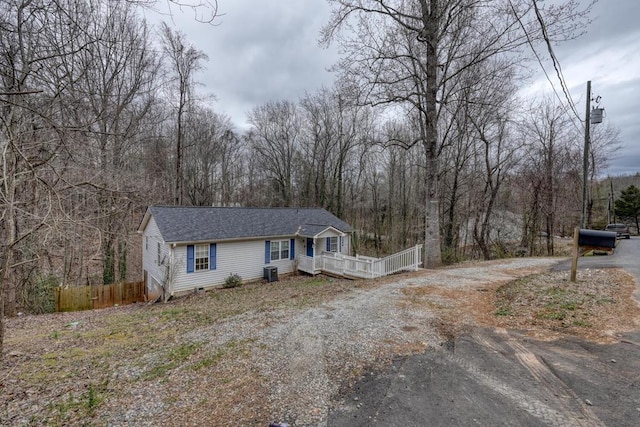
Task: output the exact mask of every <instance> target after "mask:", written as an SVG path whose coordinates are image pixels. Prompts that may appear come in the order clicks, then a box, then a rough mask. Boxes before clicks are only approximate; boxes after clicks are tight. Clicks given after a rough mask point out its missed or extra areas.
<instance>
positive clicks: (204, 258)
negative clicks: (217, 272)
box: [195, 244, 209, 271]
mask: <svg viewBox="0 0 640 427" xmlns="http://www.w3.org/2000/svg"><path fill="white" fill-rule="evenodd" d="M195 258H196V271H202V270H208V269H209V245H208V244H204V245H196V256H195Z"/></svg>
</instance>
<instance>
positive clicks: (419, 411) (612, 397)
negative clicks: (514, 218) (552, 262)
mask: <svg viewBox="0 0 640 427" xmlns="http://www.w3.org/2000/svg"><path fill="white" fill-rule="evenodd" d="M569 267H570V264H569V263H561V264H560V265H558V266H557V267H556V268H558V269H568V268H569ZM603 267H622V268H625V269H626V270H628V271H629V272H630V273H632V274H634V275H635V276H636V278H637V280H638V283H640V238H637V237H636V238H632V239H631V240H625V241H621V242H620V243H619V246H618V248H617V249H616V251H615V253H614V254H613V255H608V256H597V257H589V258H581V259H580V260H579V262H578V269H579V270H581V269H586V268H603ZM638 295H639V294H638V291H637V292H636V298H637V299H638V300H640V298H638ZM327 425H328V426H350V427H351V426H370V425H379V426H447V427H449V426H474V425H482V426H634V427H635V426H639V425H640V331H635V332H633V333H630V334H627V335H626V336H624V337H623V339H622V340H621V341H620V342H618V343H616V344H612V345H598V344H594V343H591V342H588V341H583V340H579V339H577V338H576V339H563V340H558V341H554V342H543V341H537V340H533V339H530V338H527V337H525V336H523V335H520V334H518V333H517V332H514V331H507V330H504V329H486V328H478V329H475V330H470V331H467V333H465V334H463V335H462V336H459V337H457V338H455V340H453V341H451V342H448V343H445V344H444V345H443V346H442V348H440V349H437V350H430V351H427V352H425V353H422V354H418V355H414V356H411V357H403V358H398V359H396V360H395V361H394V363H393V365H392V366H391V367H390V368H389V369H387V370H385V371H382V372H371V373H368V374H367V375H365V376H364V377H363V378H362V379H361V380H360V381H359V382H358V383H357V384H356V386H355V388H354V389H353V390H352V392H351V393H350V394H348V395H345V396H344V403H343V404H342V405H341V406H339V407H338V408H336V409H335V410H333V411H332V412H331V413H330V415H329V417H328V420H327Z"/></svg>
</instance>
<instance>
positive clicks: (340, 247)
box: [338, 236, 342, 252]
mask: <svg viewBox="0 0 640 427" xmlns="http://www.w3.org/2000/svg"><path fill="white" fill-rule="evenodd" d="M338 252H342V236H340V246H339V247H338Z"/></svg>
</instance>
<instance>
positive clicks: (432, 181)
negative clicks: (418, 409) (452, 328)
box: [322, 0, 588, 266]
mask: <svg viewBox="0 0 640 427" xmlns="http://www.w3.org/2000/svg"><path fill="white" fill-rule="evenodd" d="M329 1H330V3H332V4H333V5H334V8H333V13H332V17H331V19H330V22H329V23H328V24H327V26H326V27H325V28H324V31H323V36H322V38H323V40H324V41H325V42H327V43H328V42H329V41H331V40H333V39H335V38H336V37H341V38H340V42H341V44H342V46H343V49H344V51H345V55H344V57H343V60H342V61H341V62H340V64H339V65H338V68H339V69H341V70H343V71H344V73H345V75H348V76H349V77H350V78H352V79H354V80H355V81H357V83H358V84H360V85H362V86H363V87H364V91H363V92H364V93H366V94H367V96H366V97H365V98H364V99H363V100H361V101H362V102H365V103H370V104H396V103H406V104H408V105H410V106H411V108H412V110H413V112H414V114H415V115H416V117H417V118H418V124H419V131H420V132H419V135H418V137H417V139H416V141H414V142H413V143H414V144H422V145H423V147H424V152H425V156H426V167H427V173H426V181H425V188H426V218H425V221H426V227H425V251H426V259H425V261H426V262H425V263H426V265H428V266H433V265H438V264H440V262H441V251H440V220H439V195H438V191H439V190H438V177H439V156H440V152H441V150H440V145H439V138H438V132H437V123H438V108H439V105H442V103H445V102H446V99H447V95H448V94H449V90H448V87H449V84H450V83H451V82H452V81H454V80H455V79H456V78H457V77H458V75H459V73H460V72H462V71H463V70H464V69H465V68H467V67H469V66H471V65H474V64H479V63H482V62H483V61H485V60H487V59H488V58H491V57H494V56H497V55H501V54H503V53H510V54H511V55H515V53H516V51H517V49H518V48H519V47H521V46H523V45H525V44H527V43H530V42H532V41H535V40H537V39H540V38H542V36H543V31H542V28H540V25H539V21H538V20H537V18H536V17H534V16H533V13H532V12H531V9H532V7H531V6H530V5H529V3H528V2H526V1H515V0H511V1H510V0H506V1H492V2H486V1H479V0H457V1H446V0H415V1H404V0H329ZM587 9H588V8H587ZM585 12H586V11H585V10H581V9H580V5H578V4H577V3H576V2H567V3H565V4H563V5H561V6H558V7H549V8H548V9H546V10H542V12H541V14H544V16H545V18H546V24H545V35H546V37H547V38H549V39H553V38H562V37H565V36H567V35H573V33H572V31H573V30H575V29H576V28H579V25H581V24H582V23H581V22H578V21H579V19H580V18H583V17H584V16H585V15H584V14H585ZM530 15H531V16H530ZM342 29H347V30H348V31H344V32H342V33H340V30H342ZM440 142H441V141H440Z"/></svg>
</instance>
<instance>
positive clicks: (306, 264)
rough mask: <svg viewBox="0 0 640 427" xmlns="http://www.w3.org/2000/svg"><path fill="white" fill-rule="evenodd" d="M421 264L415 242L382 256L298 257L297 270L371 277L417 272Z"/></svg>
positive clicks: (343, 275)
mask: <svg viewBox="0 0 640 427" xmlns="http://www.w3.org/2000/svg"><path fill="white" fill-rule="evenodd" d="M421 264H422V245H416V246H414V247H412V248H409V249H406V250H404V251H402V252H398V253H396V254H393V255H389V256H388V257H385V258H372V257H365V256H360V255H359V256H355V257H351V256H347V255H343V254H339V253H335V252H323V253H322V254H321V255H319V256H316V257H308V256H304V255H303V256H300V257H299V258H298V270H299V271H303V272H305V273H309V274H320V273H324V274H329V275H335V276H340V277H348V278H358V279H373V278H376V277H383V276H388V275H389V274H394V273H397V272H400V271H416V270H417V269H418V268H419V266H420V265H421Z"/></svg>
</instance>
